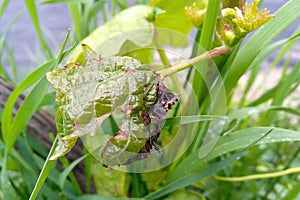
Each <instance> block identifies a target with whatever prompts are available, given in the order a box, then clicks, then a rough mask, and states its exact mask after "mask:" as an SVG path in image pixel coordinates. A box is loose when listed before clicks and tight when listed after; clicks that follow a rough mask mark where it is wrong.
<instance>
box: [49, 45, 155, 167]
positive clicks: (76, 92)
mask: <svg viewBox="0 0 300 200" xmlns="http://www.w3.org/2000/svg"><path fill="white" fill-rule="evenodd" d="M83 51H84V55H85V57H86V63H85V64H84V65H78V64H76V63H69V64H68V65H67V66H66V67H65V68H63V69H57V70H54V71H52V72H49V73H47V78H48V80H49V82H50V83H51V84H52V86H53V87H54V88H55V89H56V90H57V91H56V100H57V101H58V108H57V112H56V125H57V132H58V135H59V138H60V139H59V145H58V147H57V148H56V150H55V153H54V155H53V156H52V157H51V159H57V158H58V157H60V156H63V155H65V154H66V153H68V152H69V151H70V150H71V148H72V147H73V146H74V145H75V142H76V140H77V138H78V137H80V136H83V135H87V134H90V135H93V134H95V132H96V130H97V129H98V128H99V126H100V125H101V124H102V123H103V121H104V120H105V119H106V118H107V117H109V116H110V115H111V114H112V112H113V111H114V110H115V109H116V108H120V109H121V110H123V113H124V114H125V115H126V116H127V117H128V119H127V120H128V122H124V128H123V129H122V131H121V133H123V134H124V133H125V132H128V129H129V130H130V129H132V130H130V134H133V135H132V136H130V137H129V138H128V139H124V141H123V140H122V142H125V144H126V148H128V149H131V150H133V151H132V152H135V153H138V152H139V150H140V149H141V147H143V144H144V142H145V141H144V140H145V139H144V137H142V135H144V134H145V133H144V131H145V130H144V128H145V127H144V124H143V123H142V121H141V119H139V118H140V116H138V119H135V120H140V122H139V123H137V122H136V121H135V120H133V119H131V117H132V116H131V114H132V113H135V112H138V111H139V110H142V109H144V106H145V105H144V104H145V103H144V102H147V103H146V104H147V106H151V105H152V104H154V102H155V99H156V84H157V83H158V79H157V75H156V74H154V73H153V71H151V70H150V68H149V67H148V66H146V65H142V64H141V63H140V62H139V61H138V60H135V59H133V58H130V57H120V56H115V57H107V58H103V59H100V57H99V55H98V54H97V53H95V52H94V51H93V50H92V49H91V48H90V47H88V46H87V45H83ZM129 115H130V116H129ZM129 118H130V119H129ZM128 126H130V127H128ZM121 133H120V134H121ZM139 134H142V135H139ZM119 136H120V137H118V138H119V139H118V140H120V139H121V135H119ZM115 138H117V137H113V138H111V140H114V139H115ZM134 138H141V139H138V140H136V139H134ZM142 138H143V140H142ZM115 142H116V143H118V145H121V146H122V144H121V142H120V141H115ZM127 142H129V143H127ZM106 144H107V145H106V146H105V147H104V148H110V147H109V146H110V145H112V146H114V151H121V150H122V152H123V148H122V147H121V146H118V147H116V146H115V145H117V144H115V143H114V144H112V143H111V142H109V143H106ZM135 147H136V148H135ZM138 147H139V148H138ZM116 149H118V150H116ZM101 152H102V153H103V155H104V156H103V159H104V157H105V155H106V152H108V151H106V150H103V151H101ZM124 153H125V151H124ZM101 155H102V154H101ZM131 156H133V155H132V153H131ZM111 157H115V155H112V156H108V157H105V159H110V158H111ZM118 158H119V159H120V158H122V159H125V160H124V161H127V160H128V157H126V156H124V157H123V156H121V155H120V156H118ZM114 159H116V158H114ZM104 162H106V161H104ZM119 164H124V163H119Z"/></svg>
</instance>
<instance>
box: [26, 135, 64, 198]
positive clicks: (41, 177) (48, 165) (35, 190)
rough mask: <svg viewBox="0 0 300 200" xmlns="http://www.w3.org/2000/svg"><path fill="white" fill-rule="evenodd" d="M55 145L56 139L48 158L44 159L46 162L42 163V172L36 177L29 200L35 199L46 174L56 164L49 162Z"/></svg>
mask: <svg viewBox="0 0 300 200" xmlns="http://www.w3.org/2000/svg"><path fill="white" fill-rule="evenodd" d="M57 143H58V138H57V137H56V138H55V140H54V142H53V145H52V147H51V149H50V152H49V154H48V157H47V159H46V161H45V163H44V166H43V168H42V171H41V173H40V175H39V177H38V179H37V181H36V184H35V186H34V188H33V191H32V193H31V195H30V198H29V200H35V199H36V197H37V195H38V193H39V191H40V190H41V188H42V186H43V184H44V182H45V180H46V178H47V176H48V174H49V173H50V171H51V169H52V167H53V166H54V164H55V162H56V161H55V160H49V158H50V156H51V155H52V153H53V152H54V149H55V148H56V145H57Z"/></svg>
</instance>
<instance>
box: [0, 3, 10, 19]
mask: <svg viewBox="0 0 300 200" xmlns="http://www.w3.org/2000/svg"><path fill="white" fill-rule="evenodd" d="M9 2H10V0H3V1H2V4H1V7H0V19H1V18H2V15H3V13H4V11H5V10H6V8H7V6H8V3H9Z"/></svg>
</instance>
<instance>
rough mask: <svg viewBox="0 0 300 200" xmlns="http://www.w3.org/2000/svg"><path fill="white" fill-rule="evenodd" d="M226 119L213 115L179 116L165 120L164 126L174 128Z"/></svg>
mask: <svg viewBox="0 0 300 200" xmlns="http://www.w3.org/2000/svg"><path fill="white" fill-rule="evenodd" d="M220 119H223V120H225V119H227V117H226V116H214V115H195V116H192V115H191V116H180V117H172V118H167V119H166V120H165V123H163V124H164V126H174V125H183V124H192V123H196V122H202V121H211V120H220Z"/></svg>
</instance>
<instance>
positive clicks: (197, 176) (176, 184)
mask: <svg viewBox="0 0 300 200" xmlns="http://www.w3.org/2000/svg"><path fill="white" fill-rule="evenodd" d="M243 153H244V151H242V152H238V153H235V154H233V155H232V156H230V157H228V158H225V159H224V160H222V161H219V162H216V163H213V164H210V165H209V166H208V167H206V168H204V169H202V170H201V171H199V172H195V173H193V174H191V175H186V176H184V177H183V178H177V180H174V181H173V182H171V183H169V184H168V185H166V186H164V187H162V188H161V189H160V190H157V191H155V192H153V193H150V194H149V195H147V196H146V197H145V199H147V200H152V199H158V198H160V197H162V196H164V195H167V194H169V193H171V192H173V191H175V190H177V189H180V188H184V187H186V186H188V185H190V184H192V183H194V182H197V181H199V180H201V179H203V178H205V177H207V176H211V175H213V174H215V173H216V172H218V171H220V170H221V169H223V168H225V167H226V166H228V165H230V164H232V163H233V162H234V161H235V160H236V159H237V158H239V157H240V156H242V155H243Z"/></svg>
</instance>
